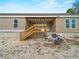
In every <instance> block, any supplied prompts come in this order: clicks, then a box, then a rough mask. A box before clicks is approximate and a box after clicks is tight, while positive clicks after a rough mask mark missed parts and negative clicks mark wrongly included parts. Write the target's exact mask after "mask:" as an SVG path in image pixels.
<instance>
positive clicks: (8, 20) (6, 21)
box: [0, 17, 25, 30]
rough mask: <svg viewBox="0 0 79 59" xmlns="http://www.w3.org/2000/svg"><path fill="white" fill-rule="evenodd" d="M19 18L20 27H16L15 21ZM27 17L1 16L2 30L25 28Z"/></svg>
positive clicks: (0, 27) (0, 28)
mask: <svg viewBox="0 0 79 59" xmlns="http://www.w3.org/2000/svg"><path fill="white" fill-rule="evenodd" d="M15 19H17V20H18V27H17V28H16V29H14V25H13V22H14V20H15ZM24 29H25V18H23V17H0V30H24Z"/></svg>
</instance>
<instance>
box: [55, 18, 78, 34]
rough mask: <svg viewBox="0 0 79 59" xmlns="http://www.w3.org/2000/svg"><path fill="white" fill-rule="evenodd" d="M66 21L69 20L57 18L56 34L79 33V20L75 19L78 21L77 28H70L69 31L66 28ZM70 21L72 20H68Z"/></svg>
mask: <svg viewBox="0 0 79 59" xmlns="http://www.w3.org/2000/svg"><path fill="white" fill-rule="evenodd" d="M65 19H67V18H64V17H62V18H56V32H68V33H72V32H79V18H75V19H76V28H74V29H72V28H69V29H67V28H66V27H65ZM68 19H72V18H68Z"/></svg>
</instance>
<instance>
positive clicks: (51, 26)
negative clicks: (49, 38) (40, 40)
mask: <svg viewBox="0 0 79 59" xmlns="http://www.w3.org/2000/svg"><path fill="white" fill-rule="evenodd" d="M34 24H41V25H43V24H46V25H47V31H48V32H52V33H53V32H56V33H79V15H67V14H63V13H59V14H58V13H1V14H0V32H6V31H7V32H8V31H9V32H12V31H14V32H15V31H16V32H23V31H25V30H27V29H28V28H30V27H32V26H33V25H34Z"/></svg>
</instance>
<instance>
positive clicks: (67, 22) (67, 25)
mask: <svg viewBox="0 0 79 59" xmlns="http://www.w3.org/2000/svg"><path fill="white" fill-rule="evenodd" d="M69 27H70V26H69V20H68V19H66V28H69Z"/></svg>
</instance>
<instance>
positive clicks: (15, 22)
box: [14, 20, 18, 28]
mask: <svg viewBox="0 0 79 59" xmlns="http://www.w3.org/2000/svg"><path fill="white" fill-rule="evenodd" d="M17 27H18V20H14V28H17Z"/></svg>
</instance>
